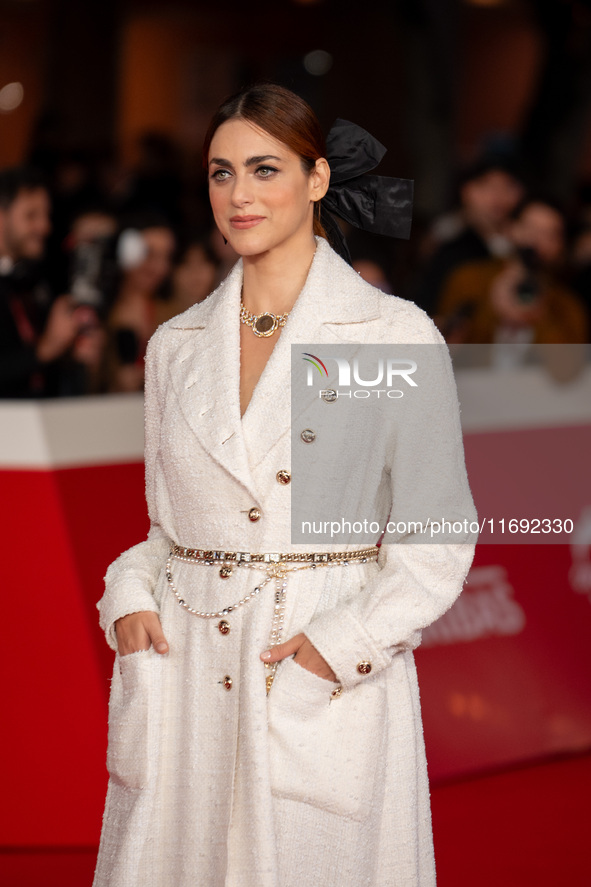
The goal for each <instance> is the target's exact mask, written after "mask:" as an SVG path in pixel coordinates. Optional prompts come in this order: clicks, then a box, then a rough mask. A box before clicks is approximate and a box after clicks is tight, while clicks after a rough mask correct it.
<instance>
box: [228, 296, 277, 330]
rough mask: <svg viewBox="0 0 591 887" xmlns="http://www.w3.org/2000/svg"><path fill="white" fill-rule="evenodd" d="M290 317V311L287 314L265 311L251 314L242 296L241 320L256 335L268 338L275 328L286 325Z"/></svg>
mask: <svg viewBox="0 0 591 887" xmlns="http://www.w3.org/2000/svg"><path fill="white" fill-rule="evenodd" d="M288 317H289V311H286V312H285V314H271V312H270V311H265V312H264V313H263V314H251V313H250V311H247V310H246V308H245V307H244V302H243V301H242V296H240V321H241V323H245V324H246V325H247V326H249V327H250V328H251V330H252V331H253V333H254V334H255V336H259V337H263V338H267V336H272V335H273V333H274V332H275V330H276V329H277V328H278V327H280V326H285V322H286V320H287V318H288Z"/></svg>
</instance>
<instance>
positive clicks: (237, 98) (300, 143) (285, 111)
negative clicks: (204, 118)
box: [203, 83, 328, 239]
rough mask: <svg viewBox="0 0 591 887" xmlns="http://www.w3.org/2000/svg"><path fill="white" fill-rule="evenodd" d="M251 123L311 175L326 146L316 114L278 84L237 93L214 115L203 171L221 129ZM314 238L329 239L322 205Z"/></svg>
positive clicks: (317, 209) (316, 209)
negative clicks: (295, 156) (230, 123)
mask: <svg viewBox="0 0 591 887" xmlns="http://www.w3.org/2000/svg"><path fill="white" fill-rule="evenodd" d="M234 119H240V120H247V121H248V122H249V123H253V124H254V125H255V126H258V127H259V128H260V129H263V130H264V131H265V132H268V133H269V135H270V136H273V138H275V139H277V140H278V141H279V142H282V143H283V144H284V145H287V147H288V148H290V149H291V150H292V151H293V152H294V153H295V154H298V155H299V157H300V159H301V161H302V167H303V169H304V171H305V172H308V173H310V172H311V171H312V170H313V169H314V166H315V163H316V161H317V160H318V159H319V158H320V157H325V156H326V142H325V140H324V135H323V134H322V129H321V128H320V123H319V122H318V118H317V117H316V114H315V113H314V111H313V110H312V108H311V107H310V105H309V104H308V103H307V102H305V101H304V100H303V99H302V98H300V96H299V95H296V93H295V92H292V91H291V90H290V89H286V88H285V87H283V86H279V85H278V84H277V83H258V84H255V85H254V86H250V87H248V88H247V89H244V90H242V91H241V92H237V93H235V95H232V96H230V98H228V99H226V101H225V102H223V104H221V105H220V107H219V108H218V110H217V112H216V113H215V114H214V116H213V118H212V120H211V123H210V124H209V127H208V129H207V132H206V134H205V140H204V142H203V167H204V169H207V163H208V156H209V148H210V145H211V140H212V139H213V137H214V135H215V133H216V131H217V129H218V128H219V127H220V126H221V125H222V123H226V121H227V120H234ZM314 234H317V235H319V236H320V237H325V238H326V239H328V237H327V234H326V231H325V230H324V227H323V225H322V223H321V221H320V201H318V202H317V203H316V204H315V205H314Z"/></svg>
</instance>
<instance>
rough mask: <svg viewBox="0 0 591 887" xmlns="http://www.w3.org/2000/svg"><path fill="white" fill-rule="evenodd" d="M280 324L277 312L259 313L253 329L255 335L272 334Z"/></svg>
mask: <svg viewBox="0 0 591 887" xmlns="http://www.w3.org/2000/svg"><path fill="white" fill-rule="evenodd" d="M278 326H279V322H278V320H277V317H276V316H275V314H259V316H258V317H257V319H256V320H255V322H254V325H253V327H252V331H253V333H254V334H255V336H265V337H266V336H272V335H273V333H274V332H275V330H276V329H277V327H278Z"/></svg>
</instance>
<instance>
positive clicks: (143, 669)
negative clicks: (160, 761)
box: [107, 648, 158, 788]
mask: <svg viewBox="0 0 591 887" xmlns="http://www.w3.org/2000/svg"><path fill="white" fill-rule="evenodd" d="M154 655H158V654H155V653H154V651H153V650H152V648H150V649H149V650H140V651H139V652H137V653H128V654H127V655H126V656H117V657H116V659H115V668H114V670H113V681H112V683H111V696H110V699H109V744H108V749H107V770H108V771H109V775H110V776H111V779H114V780H115V782H118V783H120V784H121V785H125V786H127V788H143V787H144V785H145V784H146V782H147V781H148V778H149V775H150V774H149V770H150V766H149V765H150V755H149V745H148V744H149V717H150V707H151V706H150V699H151V680H150V676H151V672H152V668H151V666H152V657H153V656H154Z"/></svg>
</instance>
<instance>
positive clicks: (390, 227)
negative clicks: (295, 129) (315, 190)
mask: <svg viewBox="0 0 591 887" xmlns="http://www.w3.org/2000/svg"><path fill="white" fill-rule="evenodd" d="M326 149H327V151H326V154H327V157H326V159H327V160H328V163H329V166H330V186H329V188H328V191H327V192H326V194H325V196H324V197H323V198H322V201H321V203H320V221H321V222H322V225H323V226H324V229H325V231H326V233H327V234H328V236H329V239H330V241H331V243H332V245H333V247H334V248H335V249H336V251H337V252H338V253H339V254H340V255H341V256H342V257H343V258H344V259H345V260H346V261H347V262H349V264H351V256H350V254H349V249H348V247H347V244H346V241H345V238H344V236H343V233H342V231H341V229H340V227H339V225H338V223H337V222H336V221H335V219H334V218H333V215H335V216H339V217H340V218H341V219H343V220H344V221H346V222H349V223H350V224H351V225H354V226H355V227H356V228H362V229H363V230H364V231H370V232H371V233H373V234H384V235H386V236H387V237H400V238H404V239H408V238H409V237H410V226H411V222H412V198H413V184H414V183H413V181H412V179H394V178H390V177H389V176H376V175H371V176H370V175H366V173H367V172H369V170H372V169H375V167H376V166H377V165H378V163H379V162H380V160H381V159H382V157H383V156H384V154H385V153H386V148H385V147H384V146H383V145H382V144H381V143H380V142H378V140H377V139H374V137H373V136H372V135H370V134H369V133H368V132H366V131H365V130H364V129H362V128H361V127H360V126H357V124H355V123H351V122H350V121H348V120H341V119H340V118H339V119H338V120H336V121H335V123H334V124H333V126H332V127H331V130H330V132H329V134H328V137H327V139H326Z"/></svg>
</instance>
